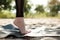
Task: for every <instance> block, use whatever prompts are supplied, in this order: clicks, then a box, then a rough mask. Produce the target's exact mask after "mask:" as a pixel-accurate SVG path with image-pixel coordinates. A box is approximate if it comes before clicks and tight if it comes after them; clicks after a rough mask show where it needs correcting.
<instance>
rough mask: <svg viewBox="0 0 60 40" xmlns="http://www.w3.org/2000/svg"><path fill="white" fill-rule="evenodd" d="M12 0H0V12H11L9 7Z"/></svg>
mask: <svg viewBox="0 0 60 40" xmlns="http://www.w3.org/2000/svg"><path fill="white" fill-rule="evenodd" d="M11 2H12V0H0V11H1V10H7V9H8V10H11V9H12V6H11V5H10V4H11Z"/></svg>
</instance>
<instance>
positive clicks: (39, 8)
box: [35, 5, 44, 13]
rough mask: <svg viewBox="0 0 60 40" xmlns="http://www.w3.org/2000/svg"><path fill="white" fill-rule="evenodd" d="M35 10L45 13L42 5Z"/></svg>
mask: <svg viewBox="0 0 60 40" xmlns="http://www.w3.org/2000/svg"><path fill="white" fill-rule="evenodd" d="M35 10H36V11H37V12H38V13H42V12H44V8H43V6H42V5H37V7H36V8H35Z"/></svg>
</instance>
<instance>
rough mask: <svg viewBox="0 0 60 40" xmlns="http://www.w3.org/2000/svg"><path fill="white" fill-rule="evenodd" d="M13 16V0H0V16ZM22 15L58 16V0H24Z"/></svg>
mask: <svg viewBox="0 0 60 40" xmlns="http://www.w3.org/2000/svg"><path fill="white" fill-rule="evenodd" d="M15 17H16V4H15V0H0V18H10V19H11V18H12V19H14V18H15ZM24 17H25V18H60V0H25V3H24Z"/></svg>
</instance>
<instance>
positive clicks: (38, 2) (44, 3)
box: [30, 0, 48, 6]
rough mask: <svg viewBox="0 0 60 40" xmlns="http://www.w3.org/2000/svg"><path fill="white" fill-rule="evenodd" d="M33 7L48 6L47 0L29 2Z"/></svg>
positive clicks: (31, 0)
mask: <svg viewBox="0 0 60 40" xmlns="http://www.w3.org/2000/svg"><path fill="white" fill-rule="evenodd" d="M30 2H31V3H33V4H34V5H36V4H40V5H44V6H46V5H47V4H48V0H30Z"/></svg>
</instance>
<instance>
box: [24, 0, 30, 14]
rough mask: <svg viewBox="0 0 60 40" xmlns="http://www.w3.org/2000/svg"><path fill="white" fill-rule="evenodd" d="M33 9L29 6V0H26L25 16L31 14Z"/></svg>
mask: <svg viewBox="0 0 60 40" xmlns="http://www.w3.org/2000/svg"><path fill="white" fill-rule="evenodd" d="M30 9H31V5H29V4H28V0H25V1H24V12H25V15H27V14H28V13H29V11H30Z"/></svg>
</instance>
